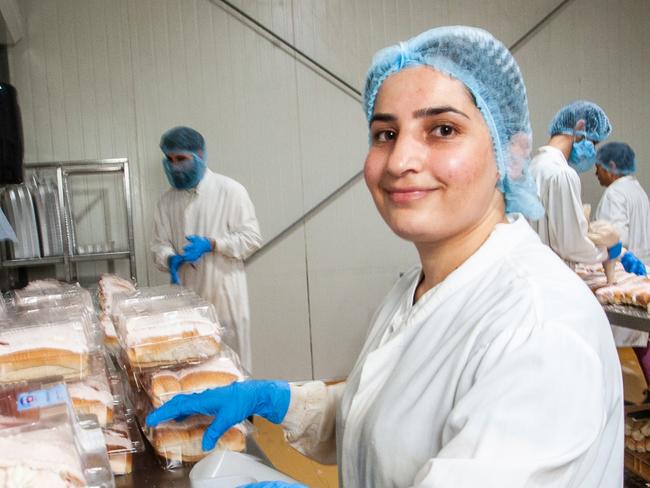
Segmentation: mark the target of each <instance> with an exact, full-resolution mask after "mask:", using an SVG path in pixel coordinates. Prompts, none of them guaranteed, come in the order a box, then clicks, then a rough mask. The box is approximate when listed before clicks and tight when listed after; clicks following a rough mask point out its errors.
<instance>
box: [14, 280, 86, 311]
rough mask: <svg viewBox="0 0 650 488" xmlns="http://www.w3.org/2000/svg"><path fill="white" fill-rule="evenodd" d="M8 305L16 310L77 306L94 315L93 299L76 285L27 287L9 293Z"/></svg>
mask: <svg viewBox="0 0 650 488" xmlns="http://www.w3.org/2000/svg"><path fill="white" fill-rule="evenodd" d="M9 303H10V304H11V305H12V306H13V307H14V308H15V309H16V310H19V311H20V310H33V309H43V308H49V307H52V306H75V305H76V306H79V307H84V308H86V309H87V310H88V313H89V314H94V313H95V307H94V305H93V299H92V296H91V294H90V292H89V291H88V290H86V289H85V288H82V287H80V286H78V285H70V284H68V283H62V284H61V285H60V286H51V287H47V286H46V287H42V286H39V287H36V288H30V287H29V286H27V287H25V288H23V289H21V290H14V291H11V292H9Z"/></svg>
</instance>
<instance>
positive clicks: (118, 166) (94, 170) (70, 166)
mask: <svg viewBox="0 0 650 488" xmlns="http://www.w3.org/2000/svg"><path fill="white" fill-rule="evenodd" d="M25 169H26V170H27V171H29V170H50V171H55V172H56V183H57V188H58V200H59V205H60V208H61V219H62V222H61V228H62V229H63V255H62V256H48V257H42V258H29V259H7V256H6V252H5V248H4V246H0V249H1V251H0V267H3V268H20V267H30V266H44V265H52V264H62V265H63V268H64V273H65V279H66V281H76V280H77V266H76V265H77V263H80V262H86V261H106V260H114V259H128V260H129V269H130V274H131V279H132V280H134V281H135V282H137V276H136V265H135V242H134V237H133V211H132V209H133V207H132V203H131V182H130V176H129V161H128V160H127V159H126V158H115V159H97V160H84V161H65V162H49V163H28V164H26V165H25ZM109 173H110V174H116V173H117V174H119V173H121V174H122V182H123V185H122V187H123V189H124V202H125V205H126V220H127V222H126V225H127V240H128V250H124V251H111V252H94V253H85V254H77V253H76V239H77V237H76V231H75V223H74V219H73V218H72V209H71V208H68V199H67V198H66V194H68V192H69V185H68V177H69V176H72V175H93V174H109Z"/></svg>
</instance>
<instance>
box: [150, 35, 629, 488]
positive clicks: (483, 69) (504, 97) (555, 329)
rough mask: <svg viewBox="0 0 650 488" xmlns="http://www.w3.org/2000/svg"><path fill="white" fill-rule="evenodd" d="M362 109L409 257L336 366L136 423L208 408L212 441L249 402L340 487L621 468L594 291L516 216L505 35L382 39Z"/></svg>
mask: <svg viewBox="0 0 650 488" xmlns="http://www.w3.org/2000/svg"><path fill="white" fill-rule="evenodd" d="M364 111H365V114H366V117H367V120H368V124H369V130H370V148H369V150H368V155H367V158H366V162H365V170H364V174H365V179H366V184H367V186H368V189H369V190H370V193H371V195H372V198H373V200H374V202H375V205H376V207H377V209H378V211H379V213H380V214H381V216H382V217H383V219H384V221H385V222H386V223H387V224H388V226H389V227H390V228H391V230H392V231H393V232H395V233H396V234H397V235H398V236H400V237H401V238H403V239H406V240H408V241H411V242H412V243H413V244H414V245H415V247H416V249H417V251H418V253H419V256H420V264H419V265H418V266H416V267H415V268H414V269H412V270H411V271H409V272H408V273H406V274H404V276H402V277H401V278H400V279H399V280H398V282H397V283H396V284H395V286H394V287H393V289H392V290H391V291H390V292H389V293H388V295H387V297H386V298H385V300H384V301H383V303H382V304H381V305H380V307H379V309H378V311H377V313H376V314H375V316H374V318H373V321H372V325H371V328H370V332H369V335H368V337H367V339H366V342H365V345H364V346H363V348H362V351H361V353H360V355H359V358H358V360H357V362H356V364H355V366H354V368H353V370H352V371H351V372H350V374H349V376H348V378H347V380H346V382H345V383H340V384H337V385H326V384H325V383H323V382H321V381H312V382H308V383H306V384H303V385H297V384H291V385H289V384H288V383H286V382H283V381H244V382H238V383H233V384H232V385H230V386H227V387H225V388H215V389H212V390H208V391H206V392H204V393H200V394H198V395H178V396H176V397H174V398H173V399H171V400H170V401H169V402H167V403H166V404H164V405H163V406H162V407H160V408H159V409H157V410H156V411H154V412H152V413H151V414H150V415H149V417H148V418H147V423H148V424H149V425H156V424H159V423H160V422H165V421H168V420H170V419H175V418H180V417H183V416H186V415H191V414H207V415H214V416H215V421H214V422H213V423H212V424H211V425H210V427H209V428H208V429H207V430H206V432H205V435H204V437H203V447H204V449H210V448H212V447H213V446H214V445H215V442H216V440H217V439H218V438H219V437H220V435H221V434H222V433H223V432H224V431H225V430H226V428H227V427H229V426H230V425H233V424H235V423H237V422H239V421H241V420H242V419H245V418H246V417H247V416H248V415H251V414H257V415H261V416H264V417H265V418H267V419H269V420H271V421H273V422H276V423H282V426H283V428H284V429H285V435H286V438H287V439H288V440H289V442H291V443H292V445H293V446H294V447H296V448H297V449H298V450H300V451H302V452H303V453H305V454H307V455H309V456H312V457H314V458H315V459H318V460H320V461H321V462H327V463H332V462H335V461H336V460H337V459H338V466H339V473H340V480H341V486H345V487H346V488H356V487H359V488H360V487H436V488H469V487H472V488H474V487H476V486H481V487H486V488H490V487H493V488H496V487H498V488H514V487H521V488H523V487H526V488H530V487H536V486H544V487H545V488H560V487H561V488H572V487H581V488H587V487H588V488H610V487H614V486H622V483H623V403H622V381H621V370H620V366H619V362H618V357H617V355H616V350H615V348H614V343H613V341H612V336H611V332H610V330H609V324H608V323H607V319H606V317H605V314H604V313H603V311H602V308H601V307H600V305H599V304H598V302H597V301H596V299H595V297H594V296H593V294H592V293H591V292H590V291H589V289H588V288H587V287H585V286H584V284H583V283H582V282H581V280H580V278H578V276H577V275H576V274H575V273H573V272H572V271H571V270H570V269H569V268H568V267H567V266H565V264H564V263H563V262H562V261H561V260H560V259H559V258H558V257H557V256H556V255H555V254H554V253H553V252H552V251H551V250H550V249H549V248H548V247H547V246H544V245H543V244H542V243H541V242H540V240H539V237H538V236H537V235H536V234H535V233H534V232H533V230H532V229H531V228H530V226H529V225H528V222H527V221H526V217H528V218H531V219H535V218H539V217H540V216H541V214H542V212H543V208H542V206H541V204H540V203H539V200H538V199H537V194H536V189H535V185H534V183H533V181H532V180H531V179H530V176H529V175H528V173H527V170H528V162H529V160H528V158H529V155H530V148H531V129H530V122H529V117H528V104H527V99H526V90H525V87H524V83H523V79H522V77H521V73H520V71H519V67H518V66H517V64H516V62H515V60H514V58H513V57H512V55H511V54H510V52H509V51H508V49H507V48H506V47H505V46H504V45H503V44H502V43H500V42H499V41H497V40H496V39H494V37H492V36H491V35H490V34H489V33H487V32H485V31H483V30H481V29H475V28H471V27H441V28H436V29H432V30H430V31H427V32H424V33H422V34H420V35H419V36H417V37H415V38H413V39H410V40H408V41H406V42H402V43H400V44H399V45H396V46H392V47H389V48H386V49H383V50H381V51H379V53H377V54H376V55H375V57H374V59H373V63H372V65H371V68H370V71H369V73H368V77H367V79H366V85H365V91H364ZM258 486H265V484H264V483H263V484H261V485H258ZM269 486H282V485H281V484H274V485H269Z"/></svg>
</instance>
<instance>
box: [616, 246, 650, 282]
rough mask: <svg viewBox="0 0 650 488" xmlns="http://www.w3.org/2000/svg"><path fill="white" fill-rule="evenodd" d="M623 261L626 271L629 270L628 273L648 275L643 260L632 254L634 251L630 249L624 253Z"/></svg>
mask: <svg viewBox="0 0 650 488" xmlns="http://www.w3.org/2000/svg"><path fill="white" fill-rule="evenodd" d="M621 263H622V264H623V268H625V271H627V272H628V273H634V274H635V275H639V276H648V273H647V271H646V269H645V265H644V264H643V261H641V260H640V259H639V258H637V257H636V256H635V255H634V254H632V251H628V252H626V253H625V254H623V257H622V258H621Z"/></svg>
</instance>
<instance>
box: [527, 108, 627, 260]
mask: <svg viewBox="0 0 650 488" xmlns="http://www.w3.org/2000/svg"><path fill="white" fill-rule="evenodd" d="M611 131H612V127H611V125H610V123H609V119H608V118H607V115H606V114H605V111H604V110H603V109H602V108H601V107H599V106H598V105H596V104H595V103H593V102H589V101H585V100H579V101H575V102H572V103H569V104H567V105H565V106H564V107H562V108H561V109H560V110H559V111H558V113H557V114H556V115H555V117H553V120H551V123H550V124H549V134H550V136H551V137H550V139H549V141H548V142H547V143H546V145H544V146H542V147H540V148H539V150H538V152H537V154H536V155H535V157H534V158H533V160H532V162H531V164H530V171H531V174H532V175H533V178H534V179H535V183H536V185H537V192H538V195H539V198H540V200H541V201H542V204H543V205H544V209H545V210H546V212H545V215H544V217H543V218H541V219H537V220H534V219H533V221H532V222H531V225H532V227H533V229H535V231H536V232H537V233H538V234H539V237H540V238H541V240H542V242H543V243H544V244H546V245H548V246H549V247H550V248H551V249H553V251H555V252H556V253H557V255H558V256H560V257H561V258H562V259H563V260H564V261H565V262H566V263H567V264H568V265H569V266H572V267H573V265H574V264H576V263H588V264H595V263H602V262H605V261H608V260H611V259H617V258H622V259H621V261H622V263H623V265H624V266H625V269H626V270H628V271H630V272H638V271H639V260H638V259H637V258H636V257H635V256H634V254H632V253H630V252H622V251H624V250H622V248H621V245H620V244H619V243H618V241H619V240H620V236H618V237H619V238H618V239H617V238H613V241H614V244H612V243H611V242H609V243H608V244H609V245H605V244H603V242H600V241H597V242H594V240H593V235H591V236H590V233H589V222H588V220H587V217H586V216H585V214H584V211H583V206H582V199H581V185H580V177H579V176H578V173H582V172H585V171H588V170H590V169H591V168H592V167H593V166H594V164H595V163H596V145H597V144H598V143H600V142H602V141H604V140H605V139H607V137H608V136H609V134H610V133H611Z"/></svg>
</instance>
